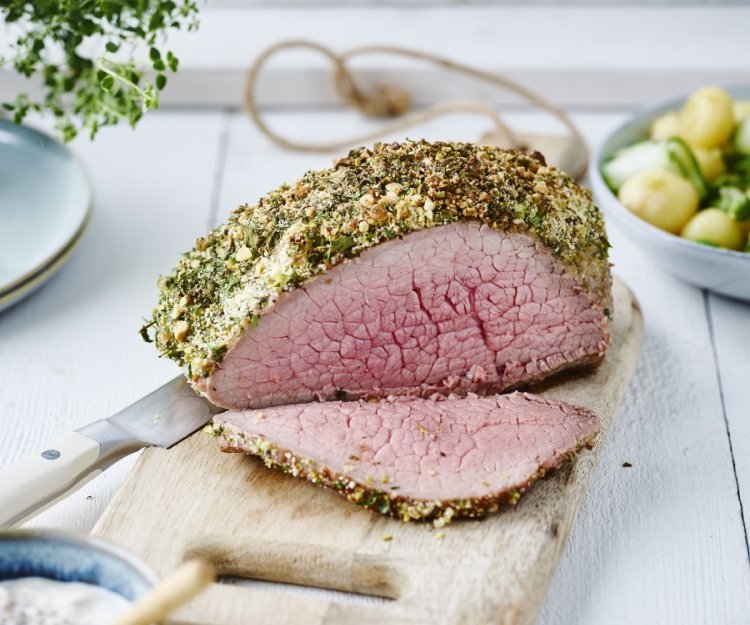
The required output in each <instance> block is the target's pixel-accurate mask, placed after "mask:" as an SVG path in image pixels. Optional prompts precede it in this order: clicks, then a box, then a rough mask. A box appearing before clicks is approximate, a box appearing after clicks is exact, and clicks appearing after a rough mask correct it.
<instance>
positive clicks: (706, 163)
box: [693, 148, 726, 182]
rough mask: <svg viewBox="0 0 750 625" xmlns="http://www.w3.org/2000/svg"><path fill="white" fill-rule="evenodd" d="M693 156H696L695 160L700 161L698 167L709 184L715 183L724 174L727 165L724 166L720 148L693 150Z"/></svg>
mask: <svg viewBox="0 0 750 625" xmlns="http://www.w3.org/2000/svg"><path fill="white" fill-rule="evenodd" d="M693 154H694V155H695V160H696V161H698V166H699V167H700V168H701V172H702V173H703V176H704V177H705V179H706V180H708V181H709V182H713V181H714V180H716V179H717V178H718V177H719V176H720V175H721V174H723V173H724V170H725V169H726V165H725V164H724V157H723V156H722V155H721V150H720V149H719V148H711V149H710V150H706V149H704V148H693Z"/></svg>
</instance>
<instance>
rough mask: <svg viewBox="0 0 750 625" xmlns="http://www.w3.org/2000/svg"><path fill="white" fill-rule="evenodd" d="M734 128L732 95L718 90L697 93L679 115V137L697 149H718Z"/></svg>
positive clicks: (705, 89)
mask: <svg viewBox="0 0 750 625" xmlns="http://www.w3.org/2000/svg"><path fill="white" fill-rule="evenodd" d="M733 129H734V108H733V102H732V96H730V95H729V94H728V93H727V92H726V91H724V89H721V88H719V87H702V88H701V89H698V90H697V91H694V92H693V93H692V94H691V95H690V97H689V98H688V99H687V101H686V102H685V106H684V107H683V109H682V112H681V113H680V136H682V137H684V138H685V140H686V141H687V142H688V143H689V144H690V145H692V146H694V147H696V148H706V149H710V148H718V147H721V146H723V145H725V144H726V143H727V141H729V137H730V136H731V135H732V130H733Z"/></svg>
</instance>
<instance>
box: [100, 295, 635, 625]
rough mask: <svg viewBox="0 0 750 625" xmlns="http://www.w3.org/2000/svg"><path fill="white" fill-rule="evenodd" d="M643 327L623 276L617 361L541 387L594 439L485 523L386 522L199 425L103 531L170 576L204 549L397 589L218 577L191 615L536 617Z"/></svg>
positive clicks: (221, 560)
mask: <svg viewBox="0 0 750 625" xmlns="http://www.w3.org/2000/svg"><path fill="white" fill-rule="evenodd" d="M642 331H643V329H642V319H641V315H640V311H639V308H638V306H637V304H636V302H635V300H634V299H633V297H632V295H631V293H630V291H629V290H628V289H627V288H626V287H625V286H624V285H623V284H622V283H621V282H616V284H615V317H614V321H613V343H612V346H611V348H610V351H609V353H608V354H607V356H606V358H605V360H604V362H603V363H602V364H601V365H600V366H599V367H598V368H597V369H595V370H592V371H589V372H587V373H583V374H581V373H578V374H575V375H572V374H571V375H568V376H563V377H559V378H557V379H556V380H555V381H553V382H550V383H548V384H546V385H545V386H544V388H542V389H539V392H540V393H541V394H543V395H545V396H550V397H554V398H557V399H561V400H564V401H568V402H571V403H575V404H579V405H583V406H586V407H588V408H591V409H592V410H594V411H595V412H597V413H598V414H599V416H600V418H601V422H602V431H601V433H600V435H599V437H598V439H597V443H596V445H595V447H594V449H593V450H592V451H584V452H583V453H582V454H581V455H580V456H579V457H578V459H577V460H576V461H575V462H574V463H573V464H571V465H568V466H566V467H565V468H563V469H562V470H560V471H558V472H557V473H556V474H555V475H554V476H552V477H551V478H549V479H546V480H543V481H541V482H540V483H538V484H537V486H536V487H535V488H534V489H533V490H532V492H531V493H529V494H528V495H526V496H524V497H523V498H522V499H521V501H520V502H519V503H518V504H517V505H516V506H515V507H513V508H507V509H505V510H502V511H501V512H500V513H498V514H495V515H492V516H490V517H488V518H487V519H485V520H482V521H467V522H456V523H454V524H452V525H449V526H448V527H446V528H445V529H444V530H436V529H434V528H433V527H432V526H431V525H429V524H420V523H410V524H406V523H402V522H400V521H394V520H390V519H385V518H382V517H380V516H378V515H377V514H375V513H372V512H369V511H365V510H361V509H358V508H355V507H354V506H352V505H351V504H349V503H348V502H346V501H344V500H343V499H341V498H340V497H339V496H338V495H336V494H335V493H332V492H329V491H325V490H323V489H320V488H316V487H314V486H312V485H310V484H309V483H307V482H304V481H302V480H295V479H293V478H290V477H288V476H285V475H283V474H281V473H277V472H273V471H270V470H268V469H266V468H265V467H264V466H262V464H261V463H260V462H259V461H258V460H257V459H255V458H248V457H244V456H242V455H239V454H221V453H219V451H218V448H217V446H216V443H215V441H213V440H211V439H209V438H208V437H207V436H206V435H204V434H202V433H198V434H196V435H194V436H192V437H191V438H189V439H188V440H186V441H184V442H183V443H181V444H180V445H178V446H176V447H174V448H172V449H171V450H163V449H149V450H147V451H146V452H145V453H144V454H143V455H142V456H141V458H140V460H139V462H138V464H137V465H136V467H135V468H134V470H133V472H132V473H131V475H130V477H129V479H128V480H127V482H126V483H125V485H124V486H123V488H122V489H121V491H120V492H119V493H118V495H117V496H116V497H115V498H114V500H113V501H112V503H111V504H110V506H109V508H108V509H107V511H106V512H105V514H104V515H103V517H102V518H101V520H100V521H99V523H98V524H97V526H96V527H95V528H94V533H95V534H98V535H100V536H103V537H105V538H107V539H109V540H111V541H114V542H115V543H118V544H120V545H122V546H124V547H126V548H128V549H130V550H132V551H134V552H136V553H138V554H140V555H141V556H142V557H143V558H144V559H145V560H147V561H148V562H149V563H150V564H151V565H152V566H154V567H155V568H156V569H157V571H158V572H159V573H160V574H162V575H163V574H166V573H167V572H169V571H170V570H171V569H173V568H174V567H176V566H177V565H178V564H179V563H180V562H181V561H182V560H184V559H186V558H189V557H191V556H196V555H201V556H204V557H207V558H209V559H211V560H212V561H213V562H214V563H215V564H216V565H217V567H218V569H219V571H220V572H221V574H223V575H232V576H240V577H248V578H255V579H264V580H272V581H278V582H290V583H295V584H301V585H305V586H318V587H323V588H330V589H335V590H343V591H348V592H356V593H362V594H368V595H376V596H380V597H387V598H389V599H391V601H387V602H384V603H382V604H378V605H351V604H345V603H339V602H335V601H332V600H329V599H327V598H321V597H304V596H291V595H281V594H280V593H279V592H278V591H275V590H269V589H260V588H248V587H241V586H230V585H222V584H214V585H213V586H212V587H211V588H210V589H209V590H208V591H207V592H206V593H204V594H203V595H201V596H200V597H198V598H197V599H196V600H194V601H193V602H192V603H191V605H190V606H188V607H187V608H185V609H183V610H182V611H180V612H179V614H178V615H177V617H176V620H177V622H180V623H190V624H201V625H204V624H205V625H208V624H215V625H245V624H246V623H248V622H252V623H254V624H261V623H268V624H271V623H273V624H274V625H284V624H286V623H289V624H290V625H291V624H294V625H297V624H299V625H303V624H304V625H307V624H311V625H313V624H315V625H317V624H320V625H323V624H325V625H334V624H343V623H354V622H356V623H358V624H366V623H373V624H374V623H387V622H394V623H414V624H417V623H419V624H422V623H424V624H427V623H430V624H446V625H448V624H459V623H460V624H466V625H470V624H477V625H478V624H485V623H499V624H502V625H521V624H527V623H531V622H532V621H533V620H534V617H535V615H536V613H537V610H538V608H539V605H540V604H541V601H542V599H543V597H544V594H545V592H546V589H547V586H548V583H549V580H550V578H551V575H552V573H553V571H554V568H555V565H556V563H557V560H558V559H559V556H560V553H561V550H562V547H563V544H564V542H565V539H566V537H567V535H568V532H569V530H570V527H571V524H572V522H573V519H574V518H575V515H576V512H577V511H578V508H579V506H580V504H581V502H582V500H583V498H584V496H585V493H586V487H587V484H588V481H589V478H590V476H591V474H592V471H593V469H594V466H595V464H596V461H597V458H598V457H599V455H600V453H601V450H602V448H603V446H604V443H605V440H606V435H607V433H608V431H609V430H610V428H611V425H612V422H613V419H614V416H615V414H616V413H617V410H618V407H619V405H620V401H621V399H622V396H623V393H624V391H625V389H626V387H627V383H628V380H629V378H630V376H631V374H632V372H633V369H634V367H635V362H636V359H637V356H638V352H639V350H640V345H641V340H642ZM389 537H390V539H389Z"/></svg>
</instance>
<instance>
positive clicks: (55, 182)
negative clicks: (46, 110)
mask: <svg viewBox="0 0 750 625" xmlns="http://www.w3.org/2000/svg"><path fill="white" fill-rule="evenodd" d="M91 204H92V192H91V186H90V184H89V181H88V178H87V177H86V173H85V172H84V169H83V166H82V165H81V163H80V162H79V161H78V160H77V159H76V158H75V157H74V156H73V154H72V153H71V152H70V150H68V149H67V148H66V147H64V146H63V145H61V144H60V143H58V142H57V141H55V140H54V139H52V138H50V137H48V136H46V135H44V134H42V133H40V132H38V131H36V130H33V129H31V128H28V127H25V126H17V125H16V124H14V123H12V122H11V121H8V120H2V119H0V310H3V309H5V308H7V307H8V306H10V305H11V304H14V303H16V302H17V301H19V300H20V299H22V298H24V297H26V296H27V295H29V294H31V293H32V292H33V291H34V290H35V289H37V288H38V287H40V286H41V285H42V284H43V283H44V282H46V281H47V280H48V279H49V278H50V277H52V276H53V275H54V273H55V272H56V271H57V270H58V269H60V267H62V265H63V264H64V263H65V261H66V260H67V259H68V258H69V257H70V255H71V254H72V252H73V250H74V249H75V247H76V245H77V244H78V242H79V241H80V240H81V237H82V235H83V232H84V230H85V229H86V225H87V224H88V221H89V217H90V215H91Z"/></svg>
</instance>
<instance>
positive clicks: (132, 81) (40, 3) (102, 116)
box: [0, 0, 198, 141]
mask: <svg viewBox="0 0 750 625" xmlns="http://www.w3.org/2000/svg"><path fill="white" fill-rule="evenodd" d="M197 13H198V5H197V4H196V2H195V1H194V0H155V1H153V2H150V1H148V0H133V1H127V2H126V1H121V2H115V1H113V0H80V1H76V2H71V1H69V0H36V1H31V0H0V15H3V16H4V18H5V22H6V23H8V24H13V25H14V26H15V27H18V28H19V30H20V33H19V34H18V36H17V37H16V40H15V41H14V42H13V44H12V46H11V52H10V55H9V56H8V57H5V58H0V67H2V66H10V67H13V68H14V69H15V70H16V71H17V72H19V73H20V74H21V75H23V76H26V77H31V76H33V75H37V74H38V75H39V76H40V77H41V79H42V86H43V97H42V99H41V100H39V101H36V100H32V99H31V98H30V97H29V96H28V95H27V94H26V93H21V94H19V95H18V96H17V97H16V99H15V101H13V102H4V103H3V104H2V106H3V108H5V109H6V110H8V111H10V112H12V113H13V120H14V121H15V122H17V123H21V122H22V121H23V120H24V119H25V118H26V116H27V115H28V114H29V113H30V112H31V111H47V112H50V113H52V115H54V117H55V119H56V128H57V130H58V132H59V133H60V135H61V136H62V138H63V139H64V140H65V141H70V140H71V139H73V138H74V137H75V136H76V135H77V134H78V133H79V132H81V131H82V130H86V131H88V133H89V135H90V136H91V137H92V138H93V137H94V136H95V135H96V133H97V132H98V131H99V129H100V128H102V127H104V126H113V125H115V124H118V123H120V122H121V121H126V122H127V123H129V124H130V125H131V126H135V125H136V124H137V123H138V121H139V120H140V119H141V117H142V116H143V114H144V113H145V112H146V111H147V110H149V109H154V108H158V106H159V91H161V90H162V89H164V87H165V86H166V84H167V76H166V74H165V72H166V71H168V70H169V71H172V72H175V71H177V68H178V66H179V61H178V60H177V57H175V55H174V54H173V53H172V52H171V51H168V52H167V53H166V55H163V54H162V52H161V51H160V49H159V47H158V46H159V45H161V44H162V43H163V42H164V39H165V37H166V34H167V32H168V31H170V30H180V29H186V30H194V29H195V28H196V27H197ZM138 44H145V45H147V46H149V58H148V62H149V63H150V66H151V69H152V70H153V71H154V72H155V75H154V76H153V78H152V79H151V78H148V77H147V76H146V74H145V71H146V69H147V68H146V67H144V66H141V65H140V64H138V63H137V62H136V61H135V60H133V59H128V58H122V59H121V58H119V57H118V58H114V57H110V56H108V55H114V54H117V53H118V52H121V51H123V50H127V51H130V50H133V49H134V47H135V46H137V45H138Z"/></svg>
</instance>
